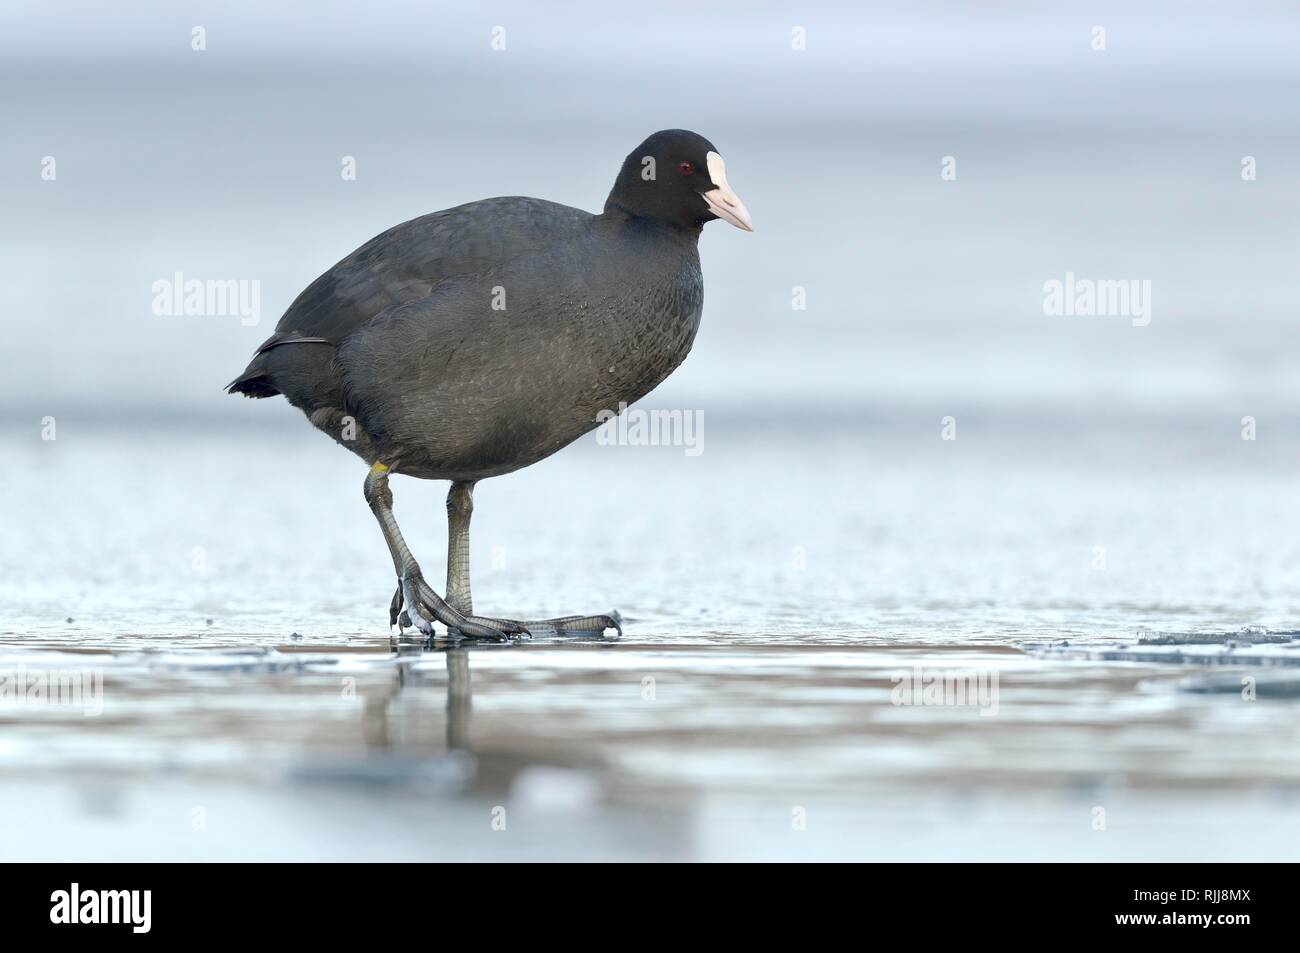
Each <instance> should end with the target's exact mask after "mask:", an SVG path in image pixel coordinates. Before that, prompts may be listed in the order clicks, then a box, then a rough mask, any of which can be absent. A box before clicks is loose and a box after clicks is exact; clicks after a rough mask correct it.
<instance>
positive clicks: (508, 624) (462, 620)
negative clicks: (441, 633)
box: [388, 570, 529, 642]
mask: <svg viewBox="0 0 1300 953" xmlns="http://www.w3.org/2000/svg"><path fill="white" fill-rule="evenodd" d="M403 604H405V608H403ZM388 618H389V622H390V624H392V625H396V626H397V627H398V628H399V629H402V628H406V627H407V626H414V627H415V628H416V629H417V630H419V631H420V632H421V633H422V634H423V635H424V636H425V637H427V638H433V636H434V629H433V623H434V621H435V620H436V621H438V622H441V623H442V624H443V625H445V626H446V627H447V633H448V635H451V636H452V637H453V638H467V639H486V640H488V641H493V642H508V641H510V640H512V639H521V638H527V637H528V634H529V633H528V627H527V625H525V624H523V623H520V622H513V621H511V620H509V619H484V618H480V617H479V616H473V615H470V616H467V615H465V614H464V613H462V612H459V611H458V610H456V609H454V608H453V607H452V606H450V605H448V604H447V602H446V601H445V600H444V599H443V598H442V597H441V596H439V595H438V594H437V593H436V592H434V591H433V589H432V588H431V587H430V586H429V584H428V583H427V582H425V581H424V577H423V576H422V575H421V574H420V572H419V571H418V570H416V571H414V572H408V573H406V574H405V575H404V576H403V577H402V580H401V584H400V585H399V586H398V587H397V592H396V593H394V595H393V601H392V602H391V603H390V604H389V607H388Z"/></svg>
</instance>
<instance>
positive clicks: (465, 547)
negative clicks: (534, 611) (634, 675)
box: [447, 482, 623, 636]
mask: <svg viewBox="0 0 1300 953" xmlns="http://www.w3.org/2000/svg"><path fill="white" fill-rule="evenodd" d="M473 514H474V484H473V483H470V482H455V483H452V485H451V490H450V491H449V492H448V493H447V603H448V605H450V606H451V607H452V608H453V609H455V610H456V611H457V612H460V613H462V614H463V615H464V616H465V617H466V618H467V619H469V620H470V621H471V622H477V623H478V624H480V625H486V626H490V627H493V628H503V627H511V626H519V627H522V628H524V629H527V630H528V631H529V632H530V633H533V634H536V633H535V632H534V629H533V627H534V626H536V627H537V631H538V632H542V633H543V634H545V632H546V630H550V631H552V632H555V633H557V634H561V635H563V634H569V633H576V632H595V633H597V634H600V633H603V632H604V631H605V630H606V629H615V630H617V632H618V634H619V635H620V636H621V635H622V634H623V617H622V616H620V615H619V614H618V613H617V612H611V613H610V614H609V615H571V616H564V617H563V618H560V619H539V620H537V621H533V622H516V621H513V620H510V619H495V618H490V617H487V616H476V615H474V609H473V599H472V597H471V596H470V585H469V522H470V517H471V516H472V515H473Z"/></svg>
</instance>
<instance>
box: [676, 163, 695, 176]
mask: <svg viewBox="0 0 1300 953" xmlns="http://www.w3.org/2000/svg"><path fill="white" fill-rule="evenodd" d="M677 168H679V169H680V170H681V172H682V175H694V174H695V163H694V162H683V163H682V164H681V165H679V166H678V167H677Z"/></svg>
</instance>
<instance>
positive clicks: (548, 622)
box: [470, 609, 623, 639]
mask: <svg viewBox="0 0 1300 953" xmlns="http://www.w3.org/2000/svg"><path fill="white" fill-rule="evenodd" d="M470 619H471V620H472V621H474V622H479V623H483V624H486V625H489V626H495V627H502V626H522V627H523V628H524V629H525V630H526V631H527V632H528V633H529V634H530V635H535V636H552V635H559V636H571V635H595V636H600V637H602V638H603V637H604V635H605V633H606V632H607V631H608V630H609V629H613V630H614V636H613V637H614V638H616V639H618V638H622V637H623V617H622V616H621V615H619V613H618V610H617V609H614V610H611V611H610V612H609V613H607V614H605V615H567V616H563V617H561V618H558V619H530V620H529V621H527V622H515V621H513V620H511V619H495V618H492V617H488V616H470Z"/></svg>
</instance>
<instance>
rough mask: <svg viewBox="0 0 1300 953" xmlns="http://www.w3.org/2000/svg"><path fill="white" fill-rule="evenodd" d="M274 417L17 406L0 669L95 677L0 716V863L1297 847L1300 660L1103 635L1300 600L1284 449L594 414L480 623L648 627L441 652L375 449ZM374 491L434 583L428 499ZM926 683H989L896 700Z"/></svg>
mask: <svg viewBox="0 0 1300 953" xmlns="http://www.w3.org/2000/svg"><path fill="white" fill-rule="evenodd" d="M651 402H653V398H651ZM272 406H275V405H271V404H263V405H261V406H260V407H259V409H260V410H263V411H266V413H264V414H263V417H264V418H265V419H264V421H263V422H261V423H260V424H259V425H258V426H254V427H245V428H242V429H227V430H219V429H216V430H213V429H209V430H204V431H201V432H199V433H197V434H189V435H187V434H186V433H185V432H183V431H181V430H179V429H172V428H171V427H170V426H169V425H167V424H166V423H165V422H159V423H157V424H155V425H153V426H152V427H151V428H150V429H149V430H148V431H142V430H140V429H139V428H136V429H125V428H117V427H115V426H114V425H113V423H112V421H111V419H109V418H108V417H107V416H106V417H105V418H104V419H94V418H93V417H86V418H83V419H73V418H69V419H66V420H61V421H60V429H59V432H58V439H57V440H55V441H52V442H50V441H42V440H40V438H39V430H38V428H35V427H33V428H30V429H29V430H27V431H22V432H18V431H13V432H9V433H7V434H6V439H5V441H4V447H5V459H4V461H3V467H0V473H3V474H4V475H5V479H6V481H7V485H6V487H5V490H6V496H7V498H8V499H10V500H11V501H17V503H16V505H14V506H12V507H11V508H10V509H9V511H8V512H9V517H8V519H9V522H8V525H7V526H6V528H5V539H6V545H5V547H4V550H3V554H2V556H3V565H2V566H0V570H2V571H0V594H2V595H3V603H2V604H3V606H4V613H3V618H2V619H0V641H2V643H3V644H2V645H0V670H3V671H4V672H9V673H13V672H17V671H23V672H26V673H27V674H28V675H31V674H32V673H44V674H46V675H49V674H51V673H63V674H65V675H68V674H70V673H83V674H84V677H85V679H86V682H85V683H84V684H85V686H86V688H87V691H88V692H90V690H91V689H92V688H93V687H94V686H95V685H96V684H98V685H100V686H101V694H100V695H99V703H98V705H94V704H92V702H91V701H90V697H89V695H87V696H86V697H83V699H82V704H80V705H77V704H67V703H65V704H52V703H49V702H48V701H46V702H41V701H39V700H38V701H31V700H25V701H24V702H23V703H21V704H14V703H12V702H8V703H0V776H2V777H3V784H0V792H3V793H0V818H2V820H0V844H3V845H4V846H3V847H2V848H0V854H2V855H3V856H4V857H5V858H6V859H52V858H69V859H70V858H77V859H83V858H100V859H103V858H135V859H150V858H181V859H236V858H258V859H273V858H312V859H340V860H361V859H381V858H401V859H417V858H488V857H491V858H547V857H566V858H621V859H626V858H655V859H669V858H704V859H724V858H730V857H744V858H752V859H770V858H870V859H920V858H998V859H1001V858H1039V859H1062V858H1082V859H1097V860H1101V859H1119V858H1123V859H1151V858H1156V857H1158V858H1160V859H1165V860H1173V859H1185V860H1198V859H1207V858H1235V859H1245V858H1274V859H1282V858H1292V859H1293V858H1294V857H1295V856H1296V855H1297V854H1298V853H1300V849H1297V847H1296V845H1297V844H1300V837H1297V835H1298V834H1300V758H1298V757H1297V755H1296V751H1297V750H1300V719H1297V717H1296V715H1297V711H1298V709H1297V702H1296V699H1295V697H1294V693H1293V692H1292V693H1288V692H1286V691H1281V692H1279V691H1275V690H1269V689H1268V688H1267V687H1266V686H1265V685H1264V682H1265V681H1267V678H1266V676H1268V677H1276V674H1277V673H1278V672H1284V671H1285V670H1286V669H1288V668H1289V666H1286V665H1280V664H1279V665H1269V666H1264V667H1261V666H1258V665H1251V664H1248V663H1244V662H1243V663H1241V664H1237V663H1235V662H1233V661H1232V660H1231V659H1228V660H1227V662H1228V664H1216V663H1221V662H1223V661H1224V660H1223V659H1221V658H1220V659H1216V660H1213V661H1208V660H1204V659H1197V658H1192V659H1188V658H1187V657H1185V653H1184V655H1182V656H1178V657H1170V658H1164V657H1160V656H1159V655H1158V652H1159V651H1166V650H1168V651H1176V649H1173V650H1170V649H1168V647H1163V648H1162V647H1158V646H1152V647H1149V648H1148V649H1147V650H1146V651H1145V654H1143V655H1141V656H1140V657H1139V658H1138V659H1137V660H1127V659H1125V658H1123V657H1119V658H1116V657H1115V656H1114V655H1113V654H1111V655H1108V654H1107V651H1104V649H1105V647H1106V646H1107V645H1108V644H1110V643H1115V642H1122V643H1124V644H1127V645H1132V644H1133V643H1135V642H1136V639H1137V631H1138V629H1139V627H1148V628H1150V629H1154V630H1160V631H1172V632H1182V633H1200V634H1201V635H1202V636H1208V635H1210V634H1213V633H1225V632H1236V631H1237V630H1239V629H1240V628H1241V627H1242V626H1244V625H1264V626H1268V627H1270V628H1272V629H1277V630H1287V629H1294V628H1295V627H1296V626H1295V621H1296V619H1297V617H1298V616H1300V612H1297V610H1296V606H1295V600H1294V593H1295V592H1296V585H1297V581H1298V580H1297V573H1296V566H1297V559H1296V557H1297V553H1296V548H1297V545H1298V544H1297V540H1298V539H1300V532H1298V530H1300V512H1297V505H1296V502H1295V494H1294V492H1293V490H1292V489H1291V485H1292V484H1293V480H1292V478H1291V475H1292V473H1293V472H1294V469H1293V464H1294V461H1293V460H1292V459H1290V457H1289V455H1288V452H1287V451H1284V450H1282V449H1278V448H1277V447H1276V446H1275V445H1264V444H1255V445H1250V444H1243V443H1242V442H1241V441H1240V440H1239V438H1238V436H1237V434H1236V433H1235V432H1234V431H1233V430H1232V428H1231V427H1230V426H1228V427H1227V428H1226V432H1225V433H1224V434H1219V435H1216V434H1214V433H1207V432H1205V431H1204V430H1200V429H1197V428H1196V427H1193V426H1191V425H1190V424H1187V423H1185V422H1184V423H1182V424H1179V423H1178V422H1169V421H1162V420H1145V421H1142V420H1139V421H1127V422H1123V423H1120V424H1116V425H1114V426H1113V427H1110V428H1107V427H1106V426H1102V425H1100V424H1097V423H1096V422H1095V421H1094V422H1093V423H1092V424H1090V425H1087V426H1084V425H1083V424H1080V425H1078V426H1077V427H1074V429H1071V428H1072V427H1073V426H1074V425H1072V424H1071V423H1070V422H1069V421H1068V420H1067V421H1064V422H1062V421H1060V420H1056V421H1054V422H1053V423H1051V424H1050V425H1049V424H1043V425H1041V426H1039V425H1037V424H1035V423H1034V422H1032V421H1023V420H1019V421H1017V420H1009V419H1006V418H992V419H989V420H988V421H986V422H984V423H983V425H982V426H981V425H973V426H970V427H968V428H966V429H965V430H963V431H962V432H961V433H960V436H959V439H958V440H957V441H955V442H946V441H941V440H940V439H939V418H938V416H937V415H927V416H924V417H922V416H920V415H917V416H916V419H915V420H903V421H902V422H898V421H895V422H891V423H890V424H889V425H888V426H886V425H885V424H884V423H882V422H881V421H880V420H879V419H876V418H873V417H872V416H871V415H869V414H866V413H863V414H860V415H852V414H848V413H845V414H843V415H840V416H832V417H822V418H817V417H810V418H808V419H803V418H800V417H792V416H791V415H789V414H787V415H785V416H782V415H781V414H780V413H777V412H775V411H771V412H768V411H764V410H762V409H753V408H751V409H750V410H748V411H747V412H745V413H743V414H742V413H734V414H729V413H727V412H726V410H725V408H724V409H721V410H716V411H710V412H709V414H708V416H707V423H708V425H709V429H708V430H707V431H706V443H705V452H704V453H702V454H700V455H699V456H693V457H692V456H687V455H686V454H684V453H683V452H682V450H681V449H680V448H676V449H674V448H639V447H600V446H597V445H596V444H595V441H594V440H587V441H583V442H581V443H579V444H578V445H576V446H574V447H572V448H569V449H568V450H566V451H564V452H562V453H561V454H559V455H558V456H556V457H554V458H552V459H551V460H549V461H546V462H544V463H543V464H541V465H539V466H536V467H534V468H532V469H531V470H528V471H524V472H521V473H519V474H515V475H513V476H510V477H506V478H502V479H498V480H493V481H488V482H486V483H484V484H483V485H481V486H480V488H479V491H478V493H477V494H476V505H477V509H476V513H475V527H474V530H475V532H474V551H473V558H474V564H475V586H474V593H475V600H476V608H477V609H478V610H479V611H491V612H495V613H500V614H511V615H516V616H518V617H530V616H534V617H535V616H537V615H547V614H557V613H565V612H577V611H583V612H587V611H597V610H606V609H609V608H614V607H617V608H619V609H620V610H621V611H622V612H623V614H624V617H625V619H626V620H627V631H626V635H625V637H624V638H623V639H622V640H620V641H617V642H615V641H601V640H585V641H584V640H573V639H559V640H556V639H552V640H545V639H536V640H534V641H532V642H531V643H526V644H519V645H502V646H495V645H468V646H461V647H455V646H448V645H447V644H446V643H445V642H443V643H439V644H438V645H436V646H435V647H434V649H433V650H431V651H422V650H421V647H420V646H418V645H415V644H405V643H401V642H399V641H396V640H395V633H393V632H391V631H390V630H389V628H388V626H387V624H386V623H387V606H388V600H389V597H390V595H391V591H392V585H393V580H392V578H391V566H390V564H389V561H388V557H387V554H386V551H385V550H384V547H383V543H382V540H381V538H380V535H379V532H378V529H377V527H376V526H375V525H374V524H373V520H372V517H371V515H370V513H369V511H368V509H367V508H366V506H365V504H364V502H363V500H362V498H361V480H362V477H363V475H364V467H363V466H362V465H361V464H360V463H359V462H358V461H356V460H354V459H352V458H350V456H349V455H347V454H344V453H342V452H341V451H339V450H338V449H337V448H336V447H334V446H333V445H332V444H330V443H329V442H328V441H326V440H325V439H324V438H323V437H320V436H319V435H317V434H314V433H312V432H310V431H309V430H308V429H307V428H306V427H305V426H303V425H302V424H301V422H300V421H298V420H295V419H294V413H295V412H293V411H291V410H290V409H289V408H287V407H284V406H283V405H278V409H277V410H276V411H275V412H272V411H271V407H272ZM393 486H394V493H395V497H396V512H397V515H398V518H399V520H401V521H402V523H403V526H404V528H405V533H406V536H407V538H408V540H409V541H410V542H411V544H412V548H413V549H414V550H415V552H416V555H417V557H419V558H420V559H421V560H422V562H423V564H424V567H425V569H426V572H427V573H428V575H429V577H430V578H431V579H434V580H437V579H440V578H441V574H442V569H443V562H442V560H443V557H444V553H445V525H444V517H443V506H442V499H443V494H444V492H445V485H442V484H430V483H421V482H419V481H413V480H408V479H395V480H394V484H393ZM1207 541H1213V545H1210V544H1209V543H1208V542H1207ZM1098 547H1100V548H1098ZM1255 641H1258V642H1263V641H1265V639H1264V638H1263V636H1262V633H1258V632H1257V633H1256V635H1255ZM1062 642H1068V643H1069V645H1068V647H1065V646H1061V645H1060V643H1062ZM1044 646H1047V647H1048V648H1047V650H1045V649H1044ZM1192 648H1193V649H1196V650H1198V651H1202V652H1206V651H1211V652H1219V653H1220V654H1222V653H1224V652H1225V651H1229V650H1226V649H1224V648H1222V647H1216V646H1209V647H1208V648H1207V647H1206V646H1199V647H1197V646H1193V647H1192ZM1027 649H1028V651H1027ZM1067 649H1068V650H1067ZM1232 651H1240V652H1247V653H1248V652H1268V653H1272V656H1273V658H1275V659H1277V660H1280V661H1283V662H1285V661H1294V659H1292V658H1291V657H1290V656H1288V655H1287V653H1288V652H1291V651H1293V650H1292V649H1290V648H1289V647H1288V645H1287V644H1285V643H1284V644H1274V645H1258V646H1255V647H1253V648H1250V649H1246V648H1244V647H1242V648H1240V649H1234V650H1232ZM1294 651H1295V659H1300V649H1295V650H1294ZM1264 668H1267V669H1268V672H1267V673H1266V672H1264ZM1210 675H1213V676H1214V677H1215V678H1217V679H1218V680H1219V681H1218V682H1217V683H1216V684H1215V685H1210V686H1209V687H1207V683H1205V682H1204V679H1205V678H1206V677H1208V676H1210ZM1242 675H1254V676H1258V677H1259V681H1260V685H1261V687H1260V688H1259V690H1258V692H1257V693H1254V697H1246V696H1248V695H1251V694H1252V693H1251V692H1245V691H1242V690H1239V689H1238V688H1236V687H1235V686H1234V685H1232V684H1231V680H1232V679H1233V678H1237V679H1240V677H1241V676H1242ZM935 678H938V679H940V680H941V683H943V682H942V680H943V679H949V680H952V679H958V680H963V679H964V680H966V681H967V683H968V684H969V685H970V686H972V694H971V695H970V696H969V697H967V698H965V702H966V703H965V704H954V703H951V702H952V701H953V700H954V699H953V698H952V697H951V696H943V700H946V701H948V702H950V703H948V704H931V703H929V702H928V701H927V700H926V696H924V693H923V692H922V691H921V689H920V687H918V688H917V689H916V693H915V694H913V693H912V692H911V690H908V691H907V692H904V693H903V694H902V695H900V686H904V687H905V686H907V685H909V684H910V682H909V680H913V681H915V682H916V683H917V685H918V686H920V685H921V684H922V683H924V682H926V680H927V679H930V680H931V681H933V680H934V679H935ZM1197 678H1201V679H1202V682H1201V683H1200V684H1198V683H1197V682H1196V679H1197ZM1225 678H1226V679H1228V680H1229V683H1227V684H1226V687H1225V683H1224V681H1223V679H1225ZM97 679H98V680H99V681H98V682H97V681H96V680H97ZM1189 679H1190V680H1191V681H1189ZM943 684H946V683H943ZM977 689H978V690H977ZM900 700H901V701H903V702H910V703H904V704H899V703H898V702H899V701H900ZM957 700H958V701H960V700H961V699H957ZM503 826H504V829H499V828H501V827H503Z"/></svg>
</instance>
